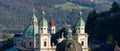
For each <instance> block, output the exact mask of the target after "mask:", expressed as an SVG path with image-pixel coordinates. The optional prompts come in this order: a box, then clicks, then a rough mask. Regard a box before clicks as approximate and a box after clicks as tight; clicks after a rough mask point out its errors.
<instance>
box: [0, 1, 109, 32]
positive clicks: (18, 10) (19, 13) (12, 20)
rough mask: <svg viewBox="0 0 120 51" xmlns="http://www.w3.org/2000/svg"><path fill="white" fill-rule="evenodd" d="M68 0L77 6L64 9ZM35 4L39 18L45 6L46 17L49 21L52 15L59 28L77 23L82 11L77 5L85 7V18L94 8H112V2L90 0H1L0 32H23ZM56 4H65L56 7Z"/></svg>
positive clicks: (102, 9)
mask: <svg viewBox="0 0 120 51" xmlns="http://www.w3.org/2000/svg"><path fill="white" fill-rule="evenodd" d="M67 2H69V3H73V4H75V6H69V8H70V9H71V10H69V9H67V10H64V8H65V7H64V6H65V5H64V4H65V3H67ZM33 5H34V8H35V9H36V16H37V17H38V18H39V19H40V17H41V15H40V14H41V11H42V6H44V10H45V12H46V19H47V20H48V21H49V18H51V17H52V18H53V19H54V20H55V25H56V26H57V29H58V30H59V29H60V28H61V27H62V25H63V24H64V23H65V22H67V23H68V24H71V25H74V24H75V22H76V20H77V18H78V17H77V16H78V15H77V14H78V13H79V11H80V9H78V8H77V6H79V7H82V8H83V9H82V11H83V13H84V19H85V20H86V17H87V15H88V13H89V12H90V11H91V10H92V9H96V10H97V11H98V12H99V11H100V12H101V11H104V10H107V9H108V8H110V3H96V2H91V1H88V0H81V1H79V0H47V1H46V0H40V1H39V0H36V1H34V2H33V0H29V1H26V0H0V11H1V12H0V33H3V34H4V33H21V32H22V31H23V30H24V28H25V27H26V26H28V25H29V24H30V19H31V17H32V11H31V10H32V8H33ZM56 5H57V6H58V5H64V6H62V7H61V6H60V7H61V8H59V7H58V8H56ZM76 5H77V6H76ZM67 6H68V5H67ZM76 8H77V9H76ZM84 8H85V9H84ZM86 8H87V9H86ZM89 8H90V9H89ZM51 15H52V16H51Z"/></svg>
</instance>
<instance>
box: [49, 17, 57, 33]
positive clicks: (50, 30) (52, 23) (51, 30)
mask: <svg viewBox="0 0 120 51" xmlns="http://www.w3.org/2000/svg"><path fill="white" fill-rule="evenodd" d="M55 32H56V26H55V24H54V20H53V19H52V18H51V19H50V22H49V33H50V34H55Z"/></svg>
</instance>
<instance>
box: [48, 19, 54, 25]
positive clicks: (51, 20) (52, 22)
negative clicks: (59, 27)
mask: <svg viewBox="0 0 120 51" xmlns="http://www.w3.org/2000/svg"><path fill="white" fill-rule="evenodd" d="M49 24H50V26H51V27H52V26H54V20H53V19H52V18H51V19H50V22H49Z"/></svg>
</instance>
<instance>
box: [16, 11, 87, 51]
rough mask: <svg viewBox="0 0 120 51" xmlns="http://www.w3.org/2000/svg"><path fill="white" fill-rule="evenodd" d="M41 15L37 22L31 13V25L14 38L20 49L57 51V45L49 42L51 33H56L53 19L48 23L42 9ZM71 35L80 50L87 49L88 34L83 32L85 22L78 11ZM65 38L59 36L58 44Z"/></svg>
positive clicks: (24, 50) (25, 50)
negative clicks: (79, 46)
mask: <svg viewBox="0 0 120 51" xmlns="http://www.w3.org/2000/svg"><path fill="white" fill-rule="evenodd" d="M41 16H42V17H41V19H40V20H39V22H38V19H37V17H36V15H35V13H33V17H32V19H31V25H30V26H28V27H27V28H25V30H24V32H23V34H22V36H21V37H16V38H14V43H15V45H16V47H17V48H18V49H20V50H21V51H57V50H56V49H57V45H54V43H51V36H52V35H51V34H55V33H56V26H55V24H54V20H53V19H51V20H50V22H49V24H48V21H47V20H46V19H45V12H44V11H43V12H42V14H41ZM71 35H72V39H73V40H75V41H77V42H78V43H79V44H81V46H82V47H81V48H82V51H88V35H87V33H85V23H84V21H83V19H82V12H80V14H79V18H78V20H77V22H76V25H75V33H73V34H71ZM66 37H67V36H66ZM65 39H66V38H65V37H62V38H60V39H59V40H58V44H59V43H61V42H62V41H63V40H65ZM74 43H76V42H74ZM51 44H52V45H51ZM74 46H75V45H74Z"/></svg>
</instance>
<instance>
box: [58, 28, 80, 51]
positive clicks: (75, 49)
mask: <svg viewBox="0 0 120 51" xmlns="http://www.w3.org/2000/svg"><path fill="white" fill-rule="evenodd" d="M71 33H72V30H71V29H68V30H67V36H66V39H65V40H63V41H62V42H61V43H59V44H57V48H56V51H82V46H81V44H79V43H78V42H76V41H75V40H73V39H72V34H71Z"/></svg>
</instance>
